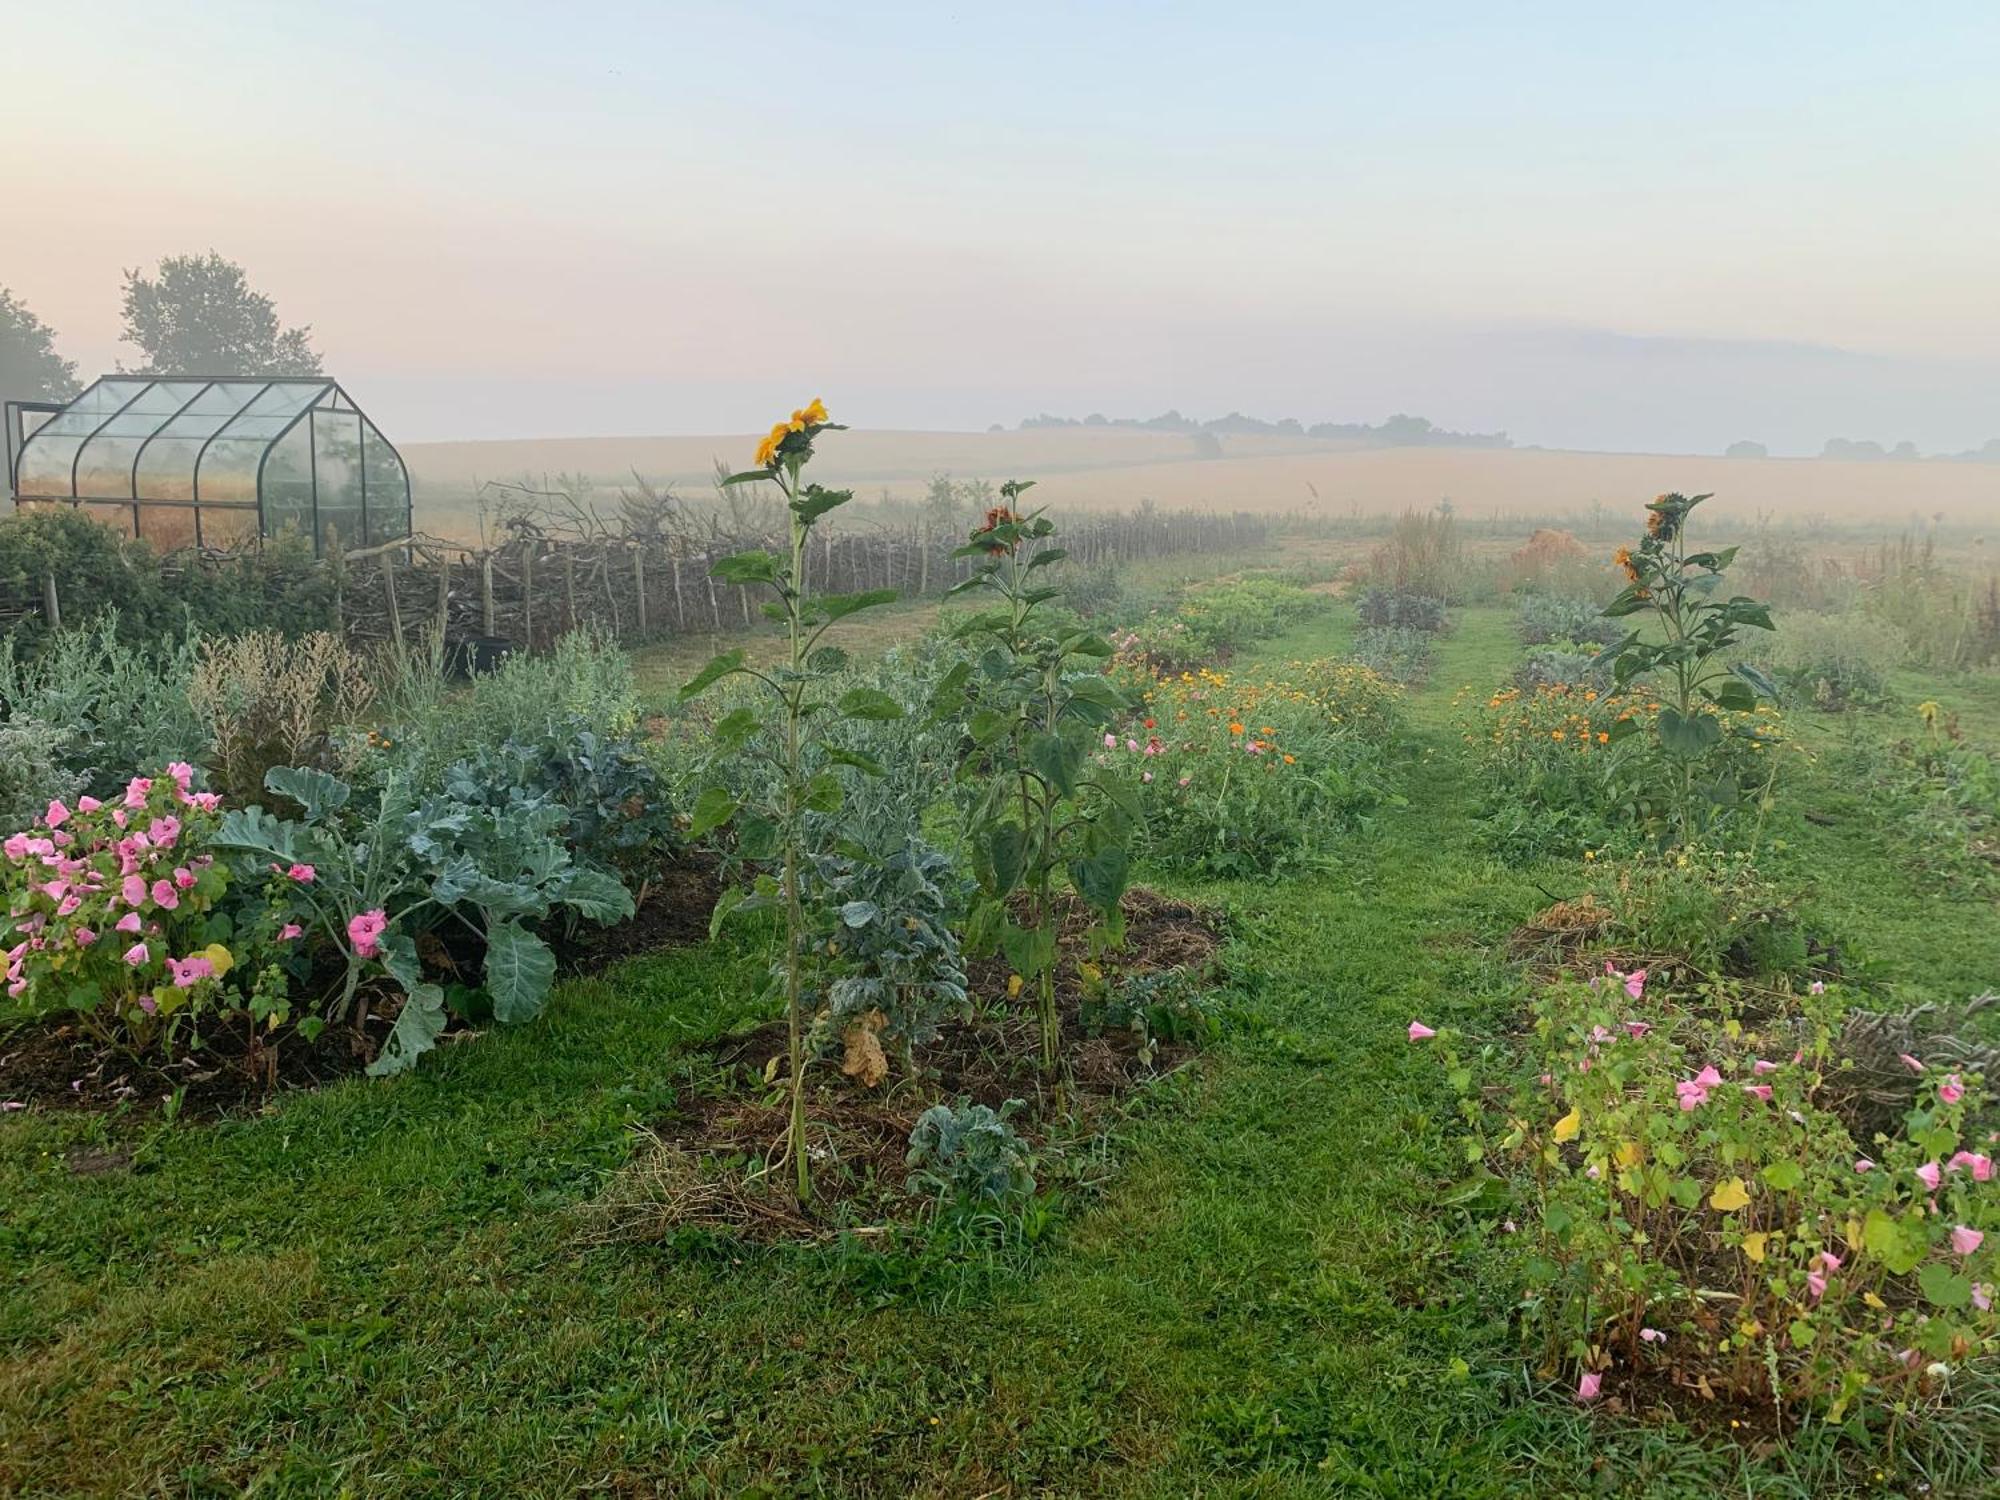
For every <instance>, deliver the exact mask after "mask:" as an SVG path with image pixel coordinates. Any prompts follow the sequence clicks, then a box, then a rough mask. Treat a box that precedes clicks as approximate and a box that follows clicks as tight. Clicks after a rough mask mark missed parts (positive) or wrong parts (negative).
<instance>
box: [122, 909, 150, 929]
mask: <svg viewBox="0 0 2000 1500" xmlns="http://www.w3.org/2000/svg"><path fill="white" fill-rule="evenodd" d="M145 925H146V924H145V923H144V922H142V921H141V920H140V919H139V914H138V913H137V912H136V911H128V912H126V913H125V915H124V916H122V917H120V918H119V919H118V930H119V931H120V932H137V931H138V930H139V929H140V928H141V927H143V926H145Z"/></svg>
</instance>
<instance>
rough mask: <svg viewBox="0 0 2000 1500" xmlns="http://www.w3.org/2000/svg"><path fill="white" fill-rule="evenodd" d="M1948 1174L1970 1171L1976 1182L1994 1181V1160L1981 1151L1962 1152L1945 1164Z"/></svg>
mask: <svg viewBox="0 0 2000 1500" xmlns="http://www.w3.org/2000/svg"><path fill="white" fill-rule="evenodd" d="M1944 1169H1945V1170H1946V1171H1947V1172H1958V1171H1968V1172H1970V1173H1972V1180H1973V1181H1974V1182H1991V1181H1992V1180H1993V1158H1992V1157H1990V1156H1987V1155H1986V1154H1984V1153H1983V1152H1979V1151H1960V1152H1957V1153H1956V1154H1954V1155H1953V1157H1952V1159H1951V1160H1950V1161H1948V1162H1946V1163H1945V1164H1944Z"/></svg>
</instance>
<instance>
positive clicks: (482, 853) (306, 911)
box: [216, 765, 633, 1075]
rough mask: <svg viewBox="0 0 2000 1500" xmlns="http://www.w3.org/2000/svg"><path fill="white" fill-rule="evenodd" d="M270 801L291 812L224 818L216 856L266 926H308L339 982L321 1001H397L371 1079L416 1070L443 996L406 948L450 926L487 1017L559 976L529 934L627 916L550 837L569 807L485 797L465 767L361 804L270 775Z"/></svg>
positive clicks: (533, 1004) (622, 904) (495, 791)
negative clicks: (570, 916)
mask: <svg viewBox="0 0 2000 1500" xmlns="http://www.w3.org/2000/svg"><path fill="white" fill-rule="evenodd" d="M267 784H268V787H269V790H270V791H271V792H272V793H274V794H276V795H277V796H278V797H280V798H283V799H286V800H288V801H291V802H293V803H296V804H297V805H298V806H299V808H300V809H301V812H302V816H301V817H298V818H281V817H277V816H274V815H273V814H271V813H269V812H267V811H266V810H265V809H263V808H261V807H248V808H238V809H231V810H230V811H229V812H228V813H226V814H225V815H224V817H223V821H222V827H221V830H220V832H219V834H218V835H217V838H216V847H217V848H218V849H221V850H225V851H227V852H229V853H231V854H232V855H234V856H235V859H236V868H237V874H238V877H239V879H240V880H241V881H243V882H244V883H245V884H246V885H255V886H257V887H260V888H261V889H262V891H263V896H264V901H265V905H266V909H267V911H268V913H269V915H270V918H271V919H272V920H273V921H277V922H283V923H296V924H298V925H299V926H301V927H303V928H304V929H305V933H306V942H307V943H308V945H316V946H317V947H318V948H320V949H321V950H322V951H325V952H330V953H332V954H333V955H334V956H335V957H336V958H337V959H338V961H339V967H340V977H339V979H338V982H337V983H336V984H335V985H334V986H333V987H332V989H331V990H330V991H329V994H328V996H327V997H326V999H325V1002H324V1005H325V1009H326V1012H327V1013H328V1014H329V1015H338V1014H340V1013H341V1012H342V1011H344V1010H345V1009H347V1008H348V1007H349V1006H351V1005H352V1004H353V1003H354V1001H355V999H356V997H357V994H359V993H360V991H361V989H362V986H363V984H364V983H368V982H372V981H379V980H383V979H386V980H388V981H391V982H393V983H394V984H395V985H396V986H397V987H398V988H399V989H400V990H401V991H402V996H403V999H402V1008H401V1010H400V1012H399V1014H398V1018H397V1022H396V1026H395V1029H394V1031H392V1032H391V1034H390V1037H389V1041H388V1044H387V1045H386V1047H385V1048H384V1050H383V1052H382V1054H381V1056H379V1057H378V1058H376V1060H375V1062H374V1063H373V1064H371V1066H370V1070H369V1071H370V1072H372V1073H375V1074H378V1075H380V1074H387V1073H395V1072H400V1071H403V1070H404V1069H406V1068H409V1067H411V1066H413V1065H414V1064H415V1062H416V1060H417V1058H418V1057H419V1056H420V1055H421V1054H422V1053H424V1052H425V1051H427V1050H429V1049H430V1047H431V1046H432V1045H433V1044H434V1043H435V1041H436V1039H437V1037H438V1035H439V1034H440V1033H441V1032H442V1030H443V1027H444V993H443V991H442V990H441V989H440V987H439V986H438V985H436V984H435V983H432V982H429V981H428V980H426V979H425V978H424V977H423V974H422V971H421V968H420V966H419V963H418V960H417V948H416V938H417V937H418V936H419V935H420V934H422V933H425V932H428V931H430V930H431V929H433V928H435V927H437V926H439V925H440V924H446V923H448V924H450V925H452V926H455V927H457V928H461V929H463V930H465V931H466V932H468V933H469V934H470V935H471V936H472V937H473V938H474V939H475V940H476V941H477V942H478V943H479V945H480V946H481V947H482V948H483V949H484V952H485V960H484V969H483V978H484V988H485V996H486V998H487V1000H489V1001H490V1003H491V1004H492V1007H493V1014H494V1017H495V1019H497V1020H499V1021H501V1022H503V1023H518V1022H522V1021H526V1020H530V1019H532V1018H533V1017H534V1016H536V1015H537V1014H539V1013H540V1010H541V1007H542V1003H543V1001H544V1000H545V999H546V997H547V995H548V991H549V989H550V986H551V985H552V984H553V982H554V980H555V969H556V964H555V955H554V954H553V953H552V952H551V951H550V949H549V946H548V944H547V942H546V941H545V940H544V939H543V938H542V936H541V935H540V932H539V931H538V930H537V929H538V928H539V927H540V925H541V924H543V923H544V922H546V921H547V920H548V919H549V918H550V917H551V916H552V915H555V914H556V913H557V912H558V911H559V910H561V911H566V912H569V913H574V914H575V915H576V916H579V917H582V918H584V919H586V920H589V921H593V922H614V921H618V920H620V919H622V918H624V917H629V916H631V915H632V909H633V908H632V898H631V895H630V893H629V892H627V891H626V889H625V887H624V886H623V885H622V884H620V883H619V881H618V879H617V877H616V876H614V875H611V874H609V873H607V872H605V871H603V870H599V869H595V868H592V867H590V866H588V865H583V864H579V863H577V862H576V860H575V859H574V858H573V856H572V854H571V851H570V849H569V848H568V847H567V845H565V843H564V842H563V839H562V829H563V828H564V826H565V824H566V823H567V821H568V819H569V812H568V809H566V808H565V807H563V806H562V805H561V804H559V803H557V802H556V801H555V800H554V799H553V798H552V797H551V796H549V795H548V794H547V793H546V792H540V793H538V792H534V791H530V790H529V789H527V788H524V787H522V786H519V785H512V786H498V785H489V784H487V783H485V782H483V781H481V780H479V779H478V777H477V775H476V773H475V771H474V770H473V768H472V767H471V766H470V765H461V766H459V767H454V768H453V770H452V772H451V773H449V774H448V775H447V776H446V778H445V786H444V789H443V790H441V791H438V792H434V793H431V794H429V795H418V794H416V793H415V792H413V791H412V790H411V789H410V788H408V787H407V786H406V785H405V784H404V783H402V782H400V781H396V780H391V781H390V782H388V783H387V784H386V785H385V786H384V787H382V788H381V789H380V791H379V792H377V793H375V794H373V795H371V796H367V797H362V798H357V797H355V796H354V792H353V788H351V787H350V786H349V785H348V784H347V783H345V782H343V781H341V780H339V779H338V778H336V777H333V776H331V775H328V774H327V773H326V772H324V771H319V770H314V769H308V768H280V769H277V770H274V771H272V772H271V773H270V776H269V777H268V779H267Z"/></svg>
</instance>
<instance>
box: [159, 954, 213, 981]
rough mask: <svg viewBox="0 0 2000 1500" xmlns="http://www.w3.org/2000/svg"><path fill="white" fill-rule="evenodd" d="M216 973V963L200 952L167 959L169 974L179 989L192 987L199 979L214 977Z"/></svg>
mask: <svg viewBox="0 0 2000 1500" xmlns="http://www.w3.org/2000/svg"><path fill="white" fill-rule="evenodd" d="M214 975H215V965H214V964H213V963H211V962H210V961H209V960H208V959H206V958H203V957H202V956H201V955H200V954H199V953H190V954H189V955H188V956H187V957H186V958H170V959H168V960H167V976H168V978H169V980H170V981H171V982H172V984H173V986H174V988H175V989H177V990H185V989H189V988H192V987H193V986H194V984H195V983H196V982H197V981H199V980H203V979H210V978H213V977H214Z"/></svg>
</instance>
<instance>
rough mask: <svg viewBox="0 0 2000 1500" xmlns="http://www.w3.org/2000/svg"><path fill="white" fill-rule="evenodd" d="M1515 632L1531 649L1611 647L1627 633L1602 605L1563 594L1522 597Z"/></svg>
mask: <svg viewBox="0 0 2000 1500" xmlns="http://www.w3.org/2000/svg"><path fill="white" fill-rule="evenodd" d="M1516 628H1517V629H1519V630H1520V632H1521V639H1522V640H1523V641H1525V642H1527V643H1528V644H1529V645H1530V646H1546V645H1553V644H1557V643H1562V642H1578V643H1588V644H1591V645H1597V646H1608V645H1610V644H1611V643H1612V642H1613V641H1615V640H1617V639H1618V638H1619V637H1620V636H1622V635H1623V634H1624V633H1625V631H1624V627H1622V626H1621V625H1620V624H1619V623H1618V622H1617V621H1616V620H1614V619H1612V618H1611V617H1610V616H1608V615H1606V614H1605V613H1604V609H1603V607H1602V606H1601V605H1599V604H1597V603H1595V602H1593V601H1592V600H1590V599H1587V598H1578V597H1575V596H1573V595H1564V594H1523V595H1522V596H1521V603H1520V615H1519V618H1518V620H1517V621H1516Z"/></svg>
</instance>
